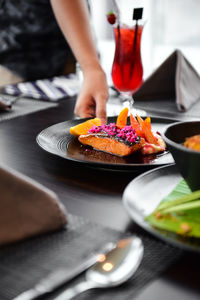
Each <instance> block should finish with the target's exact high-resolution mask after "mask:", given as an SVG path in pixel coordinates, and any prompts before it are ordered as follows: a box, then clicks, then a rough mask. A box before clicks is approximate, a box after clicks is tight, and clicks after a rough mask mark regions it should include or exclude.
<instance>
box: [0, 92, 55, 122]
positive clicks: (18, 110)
mask: <svg viewBox="0 0 200 300" xmlns="http://www.w3.org/2000/svg"><path fill="white" fill-rule="evenodd" d="M6 97H7V98H8V97H10V99H12V98H13V97H12V96H6ZM57 105H58V104H56V103H52V102H47V101H38V100H32V99H29V98H21V99H19V100H17V102H15V103H13V105H12V108H11V110H10V111H1V110H0V122H1V121H6V120H10V119H13V118H16V117H19V116H23V115H27V114H30V113H34V112H36V111H39V110H44V109H48V108H51V107H56V106H57Z"/></svg>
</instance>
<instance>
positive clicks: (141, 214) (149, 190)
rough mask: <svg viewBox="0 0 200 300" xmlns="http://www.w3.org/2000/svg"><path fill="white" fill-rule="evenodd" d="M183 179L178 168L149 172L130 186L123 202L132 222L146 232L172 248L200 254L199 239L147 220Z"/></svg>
mask: <svg viewBox="0 0 200 300" xmlns="http://www.w3.org/2000/svg"><path fill="white" fill-rule="evenodd" d="M181 179H182V176H181V175H180V173H179V171H178V170H177V168H176V166H175V165H171V166H164V167H160V168H157V169H155V170H150V171H148V172H146V173H143V174H142V175H140V176H138V177H137V178H135V179H134V180H132V181H131V182H130V183H129V184H128V186H127V187H126V189H125V191H124V194H123V203H124V206H125V208H126V209H127V212H128V213H129V215H130V216H131V218H132V219H133V221H134V222H135V223H137V224H138V225H139V226H141V227H142V228H143V229H145V230H146V231H148V232H150V233H151V234H153V235H155V236H156V237H158V238H160V239H162V240H164V241H166V242H169V243H171V244H172V245H175V246H178V247H180V248H183V249H187V250H192V251H195V252H200V239H198V238H189V237H185V236H181V235H178V234H175V233H173V232H170V231H165V230H161V229H156V228H155V227H153V226H151V224H150V223H149V222H147V221H146V220H145V218H146V217H147V216H148V215H150V214H151V213H152V212H153V211H154V210H155V209H156V207H157V206H158V205H159V203H160V202H161V200H162V199H163V198H165V197H166V196H167V195H168V194H170V193H171V191H172V190H173V189H174V188H175V187H176V185H177V184H178V183H179V182H180V181H181ZM158 187H159V189H158Z"/></svg>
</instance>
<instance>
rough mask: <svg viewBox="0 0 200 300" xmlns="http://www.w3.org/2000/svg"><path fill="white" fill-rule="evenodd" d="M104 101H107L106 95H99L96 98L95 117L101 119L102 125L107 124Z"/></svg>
mask: <svg viewBox="0 0 200 300" xmlns="http://www.w3.org/2000/svg"><path fill="white" fill-rule="evenodd" d="M106 101H107V96H106V95H99V96H97V98H96V117H97V118H99V119H101V121H102V123H103V124H105V123H106V122H107V117H106Z"/></svg>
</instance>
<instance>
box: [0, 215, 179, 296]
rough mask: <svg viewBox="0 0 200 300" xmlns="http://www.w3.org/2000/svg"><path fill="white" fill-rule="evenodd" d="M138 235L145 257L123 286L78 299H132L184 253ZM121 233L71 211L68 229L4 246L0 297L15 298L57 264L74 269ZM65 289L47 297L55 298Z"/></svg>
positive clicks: (1, 261) (1, 253) (121, 235)
mask: <svg viewBox="0 0 200 300" xmlns="http://www.w3.org/2000/svg"><path fill="white" fill-rule="evenodd" d="M139 236H140V237H141V238H142V240H143V243H144V249H145V250H144V258H143V261H142V263H141V265H140V267H139V269H138V270H137V272H136V273H135V275H134V276H133V277H132V278H131V279H130V280H129V281H128V282H127V283H125V284H124V285H122V286H120V287H115V288H110V289H103V290H100V289H98V290H90V291H87V292H85V293H83V294H81V295H79V296H77V297H76V299H77V300H78V299H87V300H90V299H91V300H92V299H97V300H111V299H117V300H118V299H119V300H123V299H127V300H129V299H133V298H134V297H135V296H136V294H137V293H138V292H139V291H140V290H141V289H142V288H143V287H144V286H145V285H146V284H148V283H149V282H150V281H151V280H153V279H155V278H156V277H157V276H158V275H159V274H160V273H161V272H163V271H164V270H165V269H166V268H167V267H169V266H170V265H171V264H172V263H173V262H175V261H176V260H177V259H178V258H179V257H180V256H181V255H182V251H181V250H179V249H177V248H173V247H172V246H170V245H168V244H165V243H163V242H162V241H160V240H157V239H155V238H153V237H151V236H149V235H148V234H146V233H145V232H143V231H141V233H140V234H139ZM122 237H125V235H123V234H122V233H120V232H118V231H115V230H112V229H108V228H105V227H103V226H101V225H98V224H94V223H91V222H90V221H88V220H84V219H82V218H80V217H77V216H72V215H69V224H68V227H67V230H63V231H60V232H57V233H52V234H48V235H45V236H41V237H36V238H32V239H30V240H26V241H24V242H21V243H18V244H14V245H10V246H6V247H3V248H1V249H0V278H1V280H0V299H1V300H11V299H13V297H15V296H17V295H18V294H20V293H21V292H23V291H25V290H27V289H29V288H31V287H33V285H35V284H36V283H37V282H38V280H40V279H41V278H44V277H45V276H46V275H47V274H49V273H50V272H52V271H53V270H55V269H56V268H58V267H63V266H65V267H66V269H69V270H70V269H73V267H74V266H76V265H77V264H79V262H81V261H83V260H84V258H85V257H88V255H89V253H91V252H94V251H96V250H98V249H99V248H101V247H102V245H104V244H105V243H106V242H110V241H116V240H118V239H120V238H122ZM83 278H84V275H81V276H80V277H79V278H77V279H76V280H75V281H73V282H71V283H70V284H68V285H66V286H65V287H64V288H66V287H69V286H70V285H72V284H74V283H75V282H78V281H80V280H82V279H83ZM62 289H63V288H62ZM62 289H59V290H58V291H57V292H55V293H53V295H49V296H47V297H45V298H44V299H54V297H55V295H57V294H58V293H59V292H61V290H62Z"/></svg>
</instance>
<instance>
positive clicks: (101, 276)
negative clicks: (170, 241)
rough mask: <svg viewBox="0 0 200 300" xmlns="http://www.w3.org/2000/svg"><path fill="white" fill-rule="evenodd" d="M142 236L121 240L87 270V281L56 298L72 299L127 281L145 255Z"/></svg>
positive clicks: (56, 299)
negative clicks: (86, 292) (84, 293)
mask: <svg viewBox="0 0 200 300" xmlns="http://www.w3.org/2000/svg"><path fill="white" fill-rule="evenodd" d="M143 251H144V249H143V244H142V241H141V239H140V238H138V237H135V236H134V237H130V238H127V239H124V240H121V241H119V242H118V243H117V246H116V247H115V248H114V249H113V250H111V251H110V252H108V253H107V254H106V255H105V256H104V257H102V259H101V260H100V261H98V262H97V263H96V264H95V265H94V266H92V267H91V268H90V269H88V270H87V271H86V274H85V281H83V282H80V283H78V284H77V285H75V286H74V287H72V288H69V289H67V290H65V291H64V292H62V293H61V294H60V295H59V296H57V297H56V298H54V300H70V299H72V298H74V297H75V296H76V295H78V294H80V293H82V292H84V291H86V290H89V289H94V288H108V287H114V286H117V285H120V284H122V283H124V282H125V281H127V280H128V279H129V278H130V277H131V276H132V275H133V274H134V273H135V271H136V270H137V268H138V266H139V265H140V262H141V260H142V257H143Z"/></svg>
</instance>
